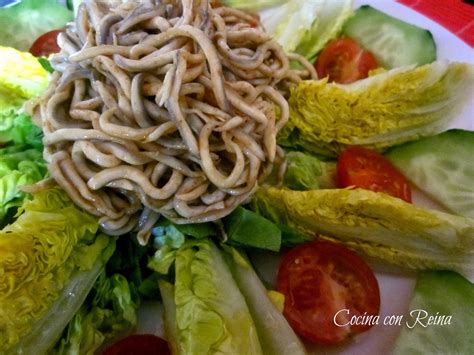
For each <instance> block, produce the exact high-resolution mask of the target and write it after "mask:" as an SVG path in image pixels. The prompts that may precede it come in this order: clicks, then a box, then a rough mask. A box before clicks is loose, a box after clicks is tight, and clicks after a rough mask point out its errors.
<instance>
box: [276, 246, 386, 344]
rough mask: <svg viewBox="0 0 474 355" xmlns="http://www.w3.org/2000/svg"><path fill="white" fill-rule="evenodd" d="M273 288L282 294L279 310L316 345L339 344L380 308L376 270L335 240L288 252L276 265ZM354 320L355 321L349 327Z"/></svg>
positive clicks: (361, 329) (363, 326) (365, 326)
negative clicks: (275, 285) (281, 309)
mask: <svg viewBox="0 0 474 355" xmlns="http://www.w3.org/2000/svg"><path fill="white" fill-rule="evenodd" d="M277 289H278V291H280V292H281V293H283V294H284V295H285V308H284V311H283V314H284V315H285V317H286V319H287V320H288V322H289V323H290V325H291V327H292V328H293V329H294V330H295V332H296V333H297V334H299V335H300V336H302V337H303V338H305V339H307V340H309V341H311V342H314V343H317V344H323V345H333V344H338V343H341V342H343V341H344V340H346V339H347V338H348V337H350V336H351V335H353V334H357V333H361V332H364V331H366V330H368V329H369V328H370V327H371V326H372V325H373V324H374V319H375V318H374V317H376V316H377V315H378V313H379V310H380V292H379V286H378V283H377V279H376V278H375V276H374V273H373V272H372V270H371V269H370V267H369V266H368V265H367V264H366V263H365V262H364V261H363V260H362V259H361V258H360V257H359V256H358V255H357V254H356V253H355V252H353V251H351V250H349V249H347V248H346V247H344V246H343V245H342V244H339V243H334V242H329V241H322V240H318V241H314V242H311V243H308V244H303V245H300V246H298V247H296V248H294V249H292V250H290V251H289V252H288V253H287V254H286V255H285V256H284V257H283V260H282V262H281V264H280V268H279V270H278V276H277ZM346 310H347V311H346ZM364 316H365V318H363V317H364ZM370 316H371V317H372V318H369V317H370ZM354 317H359V318H354ZM355 320H358V323H359V324H358V325H351V324H350V323H351V322H352V323H355V322H356V321H355ZM363 323H368V324H363Z"/></svg>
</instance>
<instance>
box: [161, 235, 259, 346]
mask: <svg viewBox="0 0 474 355" xmlns="http://www.w3.org/2000/svg"><path fill="white" fill-rule="evenodd" d="M172 255H173V257H174V273H175V282H174V285H170V284H169V283H166V282H160V290H161V294H162V297H163V303H164V305H165V322H166V329H167V331H168V335H169V337H171V339H170V342H171V346H172V347H173V348H175V349H178V353H182V354H189V355H193V354H199V355H204V354H249V355H252V354H261V353H262V352H261V349H260V344H259V341H258V337H257V334H256V329H255V325H254V323H253V320H252V317H251V316H250V313H249V310H248V308H247V305H246V303H245V300H244V298H243V296H242V294H241V293H240V291H239V289H238V287H237V285H236V284H235V281H234V280H233V278H232V275H231V273H230V271H229V268H228V266H227V265H226V263H225V261H224V259H223V257H222V255H221V252H220V251H219V250H218V249H217V247H216V246H215V245H214V244H213V243H212V242H211V241H210V240H209V239H197V240H193V239H190V240H189V241H187V242H186V243H185V244H184V245H183V246H182V247H181V248H180V249H178V250H174V251H173V252H172ZM155 257H156V256H155Z"/></svg>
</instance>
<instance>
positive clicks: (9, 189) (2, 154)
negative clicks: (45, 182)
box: [0, 145, 47, 225]
mask: <svg viewBox="0 0 474 355" xmlns="http://www.w3.org/2000/svg"><path fill="white" fill-rule="evenodd" d="M18 148H22V149H23V148H25V146H23V145H21V146H18ZM46 172H47V169H46V164H45V162H44V161H43V159H42V153H41V152H40V151H38V150H36V149H26V150H24V151H18V152H15V149H11V148H3V149H0V222H1V224H2V225H5V224H6V222H8V221H5V220H4V218H5V216H6V215H7V213H8V211H9V209H10V208H12V207H18V206H21V204H22V202H23V199H24V197H25V193H24V192H23V191H21V190H20V189H19V187H20V186H21V185H25V184H32V183H35V182H37V181H39V180H41V179H43V178H44V177H45V175H46Z"/></svg>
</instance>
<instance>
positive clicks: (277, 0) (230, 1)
mask: <svg viewBox="0 0 474 355" xmlns="http://www.w3.org/2000/svg"><path fill="white" fill-rule="evenodd" d="M286 1H287V0H252V1H249V0H223V1H222V3H224V5H225V6H229V7H234V8H236V9H242V10H248V11H257V10H261V9H265V8H268V7H273V6H277V5H281V4H282V3H285V2H286Z"/></svg>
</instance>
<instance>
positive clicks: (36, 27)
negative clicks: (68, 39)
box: [0, 0, 73, 51]
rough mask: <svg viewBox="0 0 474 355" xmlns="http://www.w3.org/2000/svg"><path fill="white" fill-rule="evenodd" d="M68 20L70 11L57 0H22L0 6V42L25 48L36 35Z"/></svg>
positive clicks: (28, 46) (0, 43) (58, 27)
mask: <svg viewBox="0 0 474 355" xmlns="http://www.w3.org/2000/svg"><path fill="white" fill-rule="evenodd" d="M72 20H73V13H72V11H70V10H68V9H67V8H66V7H65V6H62V5H61V4H60V3H59V1H53V0H49V1H45V0H22V1H21V2H19V3H18V4H16V5H13V6H11V7H7V8H2V9H0V45H3V46H8V47H15V48H17V49H19V50H22V51H28V50H29V49H30V47H31V45H32V44H33V42H34V41H35V40H36V39H37V38H38V37H39V36H41V35H42V34H44V33H45V32H48V31H51V30H56V29H60V28H63V27H64V26H65V25H66V23H68V22H69V21H72Z"/></svg>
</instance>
